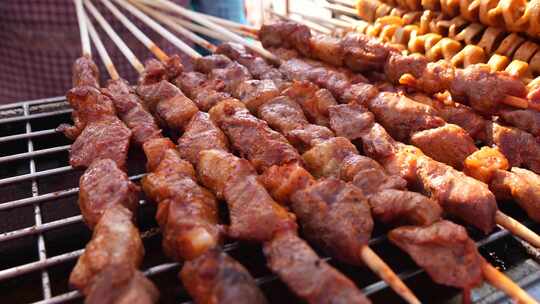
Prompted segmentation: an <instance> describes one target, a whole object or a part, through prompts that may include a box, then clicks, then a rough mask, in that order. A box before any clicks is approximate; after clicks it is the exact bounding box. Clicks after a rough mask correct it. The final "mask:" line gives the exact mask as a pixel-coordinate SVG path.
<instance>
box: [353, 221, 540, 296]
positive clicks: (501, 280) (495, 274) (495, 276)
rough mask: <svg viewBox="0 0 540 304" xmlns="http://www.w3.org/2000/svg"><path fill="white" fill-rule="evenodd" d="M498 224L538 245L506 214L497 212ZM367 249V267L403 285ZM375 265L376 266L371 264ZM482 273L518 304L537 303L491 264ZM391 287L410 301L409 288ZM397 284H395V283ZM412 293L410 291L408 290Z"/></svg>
mask: <svg viewBox="0 0 540 304" xmlns="http://www.w3.org/2000/svg"><path fill="white" fill-rule="evenodd" d="M495 219H496V222H497V223H498V224H499V225H501V226H503V227H505V228H506V229H507V230H509V231H510V232H512V233H513V234H514V235H517V236H520V237H522V238H523V239H526V240H527V241H528V242H530V243H531V244H537V241H538V239H539V237H538V235H537V234H536V233H534V232H533V231H531V230H530V229H529V228H527V227H525V226H524V225H523V224H521V223H519V222H518V221H516V220H515V219H513V218H511V217H509V216H508V215H506V214H504V213H503V212H501V211H497V213H496V217H495ZM365 247H366V248H364V249H362V250H361V252H360V254H361V256H362V258H364V262H365V263H366V265H367V266H368V267H369V268H370V269H372V270H373V271H374V272H375V273H377V274H378V275H379V276H380V277H381V278H383V280H385V281H386V279H390V280H391V278H385V277H384V276H385V275H391V274H393V275H394V276H395V277H396V279H397V280H398V282H399V283H401V284H403V282H402V281H401V280H400V279H399V277H397V276H396V275H395V273H393V271H392V270H391V269H390V268H389V267H388V265H386V264H385V262H384V261H383V260H382V259H380V258H379V261H377V258H378V256H377V255H376V253H375V252H373V251H372V250H371V249H370V248H369V247H368V246H365ZM370 263H374V264H370ZM384 270H388V271H390V273H391V274H390V273H389V274H384V273H383V271H384ZM482 271H483V273H484V278H485V279H486V280H487V281H488V282H489V283H490V284H491V285H493V286H495V287H496V288H498V289H500V290H501V291H503V292H504V293H506V294H507V295H509V296H510V297H512V298H513V299H514V300H516V301H517V302H518V303H537V302H536V301H535V300H534V299H532V297H531V296H530V295H529V294H527V293H526V292H525V291H524V290H523V289H522V288H521V287H520V286H519V285H517V284H515V283H514V282H513V281H512V280H510V279H509V278H508V277H507V276H506V275H504V274H503V273H501V272H500V271H498V270H497V269H495V268H494V267H493V266H492V265H491V264H489V263H487V262H484V263H483V265H482ZM386 282H387V283H388V285H389V286H391V287H392V288H393V289H394V290H395V291H396V292H397V293H398V294H399V295H401V296H402V297H403V298H404V299H406V300H408V297H409V295H408V294H407V293H406V291H407V290H408V288H407V287H406V286H405V285H404V284H403V286H404V287H405V288H406V290H401V289H400V286H399V285H396V286H394V285H392V284H391V283H390V282H388V281H386ZM393 283H395V282H393ZM408 291H409V292H410V290H408ZM402 292H405V294H402ZM410 294H411V295H412V297H414V294H412V292H410Z"/></svg>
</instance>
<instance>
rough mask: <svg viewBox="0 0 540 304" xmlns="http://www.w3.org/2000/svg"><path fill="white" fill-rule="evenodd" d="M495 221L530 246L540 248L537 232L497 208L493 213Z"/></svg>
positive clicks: (539, 237) (539, 238)
mask: <svg viewBox="0 0 540 304" xmlns="http://www.w3.org/2000/svg"><path fill="white" fill-rule="evenodd" d="M495 222H496V223H497V224H498V225H500V226H501V227H504V229H506V230H508V231H510V232H511V233H512V234H513V235H515V236H517V237H519V238H521V239H522V240H524V241H526V242H527V243H529V244H531V245H532V246H534V247H536V248H540V236H538V234H536V233H535V232H534V231H532V230H530V229H529V228H527V227H526V226H524V225H523V224H522V223H520V222H518V221H517V220H515V219H514V218H512V217H510V216H508V215H506V214H505V213H503V212H502V211H500V210H497V213H495Z"/></svg>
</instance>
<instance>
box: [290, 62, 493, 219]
mask: <svg viewBox="0 0 540 304" xmlns="http://www.w3.org/2000/svg"><path fill="white" fill-rule="evenodd" d="M310 63H311V62H304V61H301V60H299V59H294V60H289V61H286V62H285V63H284V65H282V71H283V72H284V73H286V74H287V75H289V76H290V77H297V79H300V80H301V79H302V78H300V77H302V75H306V74H307V75H310V74H309V73H311V75H313V73H315V71H318V70H320V69H321V66H320V65H317V66H314V67H312V65H311V64H310ZM306 69H308V71H307V72H305V73H301V71H302V70H306ZM317 73H318V72H317ZM332 73H333V74H332ZM332 73H331V74H330V75H334V74H336V73H337V72H332ZM338 74H339V73H338ZM304 77H305V76H304ZM312 77H314V76H310V78H312ZM324 79H326V80H324ZM332 79H336V78H335V77H334V78H328V77H327V78H315V80H317V81H318V82H320V83H321V84H322V85H324V86H327V87H329V88H332V87H333V86H334V82H332V81H331V80H332ZM362 87H364V85H362ZM360 88H361V87H360ZM352 89H359V85H354V86H351V91H350V92H351V93H354V90H352ZM358 91H359V92H360V93H361V94H358V95H357V96H359V97H360V98H362V99H365V98H366V94H365V91H362V90H358ZM351 93H348V94H344V95H342V96H343V98H345V101H347V99H350V96H351V95H353V94H351ZM353 96H354V95H353ZM368 96H369V95H368ZM428 163H431V162H428ZM430 170H431V169H430ZM444 171H445V169H444V168H441V172H444ZM415 176H416V175H412V176H411V177H412V178H415ZM460 179H461V178H460ZM460 179H458V181H459V180H460ZM413 181H414V180H413ZM424 182H428V183H429V182H430V179H428V178H426V180H425V181H424ZM473 184H474V183H473ZM426 189H429V188H426ZM457 189H458V188H456V190H457ZM484 192H485V191H484ZM458 193H459V192H458ZM475 193H476V191H475ZM479 193H481V192H479ZM455 198H459V196H458V197H455ZM476 220H477V219H475V222H474V223H476ZM474 223H473V224H474Z"/></svg>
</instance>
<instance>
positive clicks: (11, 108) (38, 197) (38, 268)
mask: <svg viewBox="0 0 540 304" xmlns="http://www.w3.org/2000/svg"><path fill="white" fill-rule="evenodd" d="M63 101H65V98H63V97H56V98H50V99H42V100H37V101H31V102H20V103H17V104H11V105H6V106H0V117H6V118H3V119H1V118H0V124H2V123H10V122H16V121H24V122H25V125H26V132H25V133H21V134H16V135H9V136H4V137H0V143H4V142H11V141H15V140H25V141H26V142H27V146H28V151H27V152H24V153H20V154H15V155H8V156H5V157H0V164H7V165H9V162H11V161H15V160H23V159H26V160H27V161H28V162H29V166H30V173H29V174H23V175H18V176H11V177H8V178H4V179H0V186H2V185H6V184H11V183H16V182H20V181H31V182H32V183H31V184H32V196H31V197H25V198H22V199H19V200H15V201H9V202H5V203H1V204H0V212H1V211H4V210H10V209H14V208H19V207H22V206H30V205H33V206H34V219H35V224H34V226H32V227H26V228H23V229H19V230H14V231H9V232H6V233H2V234H0V242H4V241H10V240H14V239H17V238H21V237H26V236H36V239H37V243H38V250H39V260H35V261H33V262H30V263H27V264H22V265H18V266H16V267H13V268H7V269H4V270H0V282H1V281H2V280H5V279H9V278H14V277H17V276H20V275H23V274H26V273H31V272H36V273H39V272H40V273H41V279H42V280H41V285H42V293H43V299H42V300H41V301H38V302H35V303H40V304H56V303H65V302H70V301H72V300H75V299H79V298H81V297H82V294H81V293H80V292H78V291H68V292H66V293H63V294H58V295H54V296H52V294H51V288H50V284H49V276H48V271H49V267H52V266H54V265H58V264H62V263H67V262H70V261H73V260H75V259H76V258H78V257H79V256H80V255H81V254H82V253H83V252H84V248H82V249H79V250H75V251H71V252H67V253H63V254H59V255H56V256H51V257H47V253H46V251H45V242H44V237H43V233H45V232H46V231H48V230H51V229H55V228H58V227H63V226H67V225H70V224H74V223H80V222H81V221H82V216H81V215H76V216H70V217H67V218H62V219H60V220H55V221H52V222H47V223H42V222H41V221H42V218H41V209H40V206H41V203H44V202H48V201H54V200H55V199H58V198H63V197H70V196H74V195H76V194H77V193H78V192H79V188H68V189H64V190H60V191H56V192H51V193H46V194H39V191H38V190H39V189H38V183H37V179H38V178H41V177H47V176H51V175H55V174H63V173H65V172H70V171H72V170H74V169H73V168H72V167H70V166H64V167H57V168H53V169H49V170H43V171H36V164H35V159H34V158H35V157H37V156H40V155H47V154H51V153H55V152H59V151H65V150H67V149H69V146H67V145H66V146H58V147H53V148H48V149H42V150H34V149H33V148H34V146H33V142H32V139H33V138H36V137H39V136H46V135H53V134H55V133H56V132H57V131H56V130H55V129H46V130H41V131H32V125H31V123H32V124H34V126H35V123H41V122H33V121H32V119H36V118H40V117H53V116H57V115H61V114H64V113H69V112H71V110H65V109H64V108H59V107H58V106H57V105H56V104H55V105H51V106H49V105H47V103H52V102H55V103H58V102H63ZM66 104H67V103H66ZM41 105H43V107H42V106H41ZM60 105H62V104H60ZM31 106H36V108H31ZM4 110H5V111H7V112H5V113H2V112H3V111H4ZM40 111H41V112H40ZM44 111H48V112H44ZM30 113H35V114H30ZM2 115H3V116H2ZM142 176H144V174H139V175H135V176H131V177H130V179H131V180H136V179H139V178H141V177H142ZM140 203H141V204H144V203H146V202H145V201H140ZM531 223H532V221H530V220H527V221H525V222H524V224H525V225H530V224H531ZM156 231H159V229H158V228H152V229H150V230H149V231H146V232H144V233H143V234H142V237H143V239H146V238H148V237H150V236H152V235H155V234H156V233H157V232H156ZM508 235H509V232H508V231H506V230H504V229H502V230H499V231H497V232H495V233H492V234H491V235H489V236H487V237H485V238H483V239H481V240H479V241H478V242H476V244H477V246H478V247H482V246H484V245H487V244H490V243H492V242H495V241H497V240H499V239H501V238H503V237H506V236H508ZM386 240H387V239H386V236H385V235H380V236H378V237H375V238H373V239H372V240H370V242H369V244H370V245H376V244H380V243H383V242H385V241H386ZM40 242H42V243H41V244H40ZM237 248H239V243H238V242H233V243H229V244H225V245H224V250H225V251H231V250H234V249H237ZM328 259H329V258H325V260H328ZM179 266H180V264H179V263H171V262H168V263H162V264H159V265H155V266H152V267H150V268H148V269H146V270H145V271H144V274H145V275H147V276H152V275H156V274H159V273H164V272H168V271H174V270H175V269H178V267H179ZM401 270H402V272H400V273H398V276H399V277H401V278H402V279H403V280H410V279H411V278H413V277H415V276H417V275H418V274H420V273H423V270H421V269H417V268H413V269H410V268H409V269H406V270H404V269H401ZM276 279H277V277H276V276H275V275H273V274H265V275H262V276H261V277H257V278H256V282H257V284H259V285H263V284H267V283H268V282H271V281H275V280H276ZM178 284H179V283H178ZM387 287H388V285H387V284H386V283H385V282H383V281H376V282H373V283H372V284H370V285H367V286H365V287H363V289H362V291H363V292H364V293H365V294H366V295H371V294H374V293H377V292H379V291H381V290H383V289H386V288H387ZM187 303H191V302H187Z"/></svg>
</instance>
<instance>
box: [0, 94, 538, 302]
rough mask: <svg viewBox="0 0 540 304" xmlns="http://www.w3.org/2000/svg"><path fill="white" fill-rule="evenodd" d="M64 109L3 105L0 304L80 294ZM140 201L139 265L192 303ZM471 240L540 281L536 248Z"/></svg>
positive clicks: (380, 234)
mask: <svg viewBox="0 0 540 304" xmlns="http://www.w3.org/2000/svg"><path fill="white" fill-rule="evenodd" d="M70 113H71V110H70V109H69V107H68V104H67V102H66V101H65V98H63V97H57V98H50V99H42V100H36V101H29V102H21V103H16V104H10V105H5V106H0V147H2V149H0V194H1V195H0V295H1V296H0V297H2V300H1V301H0V302H2V303H66V302H74V301H75V302H77V301H81V294H80V293H79V292H78V291H72V290H70V289H69V288H68V286H67V285H68V284H67V281H68V277H69V273H70V271H71V269H72V268H73V265H74V263H75V261H76V259H77V257H78V256H80V255H81V254H82V252H83V250H84V246H85V245H86V243H87V242H88V241H89V239H90V232H89V231H88V229H87V228H86V227H85V226H84V224H83V222H82V217H81V215H80V213H79V209H78V206H77V204H76V201H77V194H78V188H77V185H78V179H79V177H80V175H81V174H82V172H81V171H80V170H74V169H73V168H71V167H70V166H69V163H68V161H67V157H68V149H69V144H70V142H69V141H68V140H67V139H65V138H64V136H63V135H62V134H59V133H57V132H56V131H55V128H56V126H58V125H59V124H60V123H65V122H70V120H71V119H70V117H69V114H70ZM128 168H129V175H130V178H131V179H132V180H138V179H140V178H141V177H142V176H143V175H144V156H143V155H142V153H141V152H140V151H130V159H129V161H128ZM140 203H141V205H142V208H141V209H142V210H141V214H140V216H139V219H138V221H139V226H140V229H141V231H143V233H142V234H143V239H144V242H145V247H146V256H145V264H144V265H143V267H144V272H145V274H146V275H148V276H150V277H151V278H152V279H153V280H154V281H155V282H156V285H158V287H159V288H160V291H161V294H162V295H161V301H162V302H163V303H169V302H170V303H179V302H180V303H184V302H189V297H188V296H187V295H186V293H185V291H183V290H182V288H181V286H180V285H181V284H180V283H179V281H178V279H177V278H176V276H177V275H176V273H177V270H178V264H177V263H171V262H170V260H167V258H166V257H164V256H163V254H162V253H161V249H160V236H159V230H158V229H157V226H156V223H155V221H154V212H155V209H154V206H152V204H146V203H145V200H144V198H142V199H141V201H140ZM515 209H517V208H511V210H510V213H512V215H513V216H515V217H517V218H518V219H524V220H526V217H525V216H524V215H523V214H522V213H520V211H519V210H515ZM505 211H507V212H508V210H505ZM525 223H526V224H527V225H529V226H530V227H531V226H532V227H533V229H535V230H536V231H539V229H538V226H537V225H536V226H535V225H533V224H532V223H531V222H529V221H527V220H526V221H525ZM384 232H385V231H383V230H381V231H377V232H376V233H374V236H375V237H374V238H373V239H372V240H371V242H370V245H371V246H372V247H374V248H375V250H376V251H377V252H378V253H379V254H380V255H381V256H382V257H383V259H385V260H386V261H387V262H388V263H389V264H390V266H391V267H392V268H394V269H395V270H396V271H397V272H398V273H399V276H400V277H401V278H403V279H405V280H406V283H407V284H408V285H409V286H411V287H412V288H413V290H414V291H415V293H417V294H418V295H419V296H420V297H421V298H426V297H428V298H432V297H433V300H434V301H436V302H443V300H447V299H450V298H451V297H453V296H455V294H456V293H457V292H456V291H455V290H452V289H448V288H444V287H442V286H437V285H435V284H434V283H432V282H431V281H430V280H429V279H428V278H427V276H426V275H425V274H424V273H423V272H422V271H421V270H419V269H418V268H417V267H415V266H414V264H413V263H412V261H411V260H410V259H408V258H407V257H405V256H404V254H402V253H400V252H398V251H397V249H395V248H394V247H392V246H391V245H389V244H388V242H387V241H386V238H385V236H384ZM473 234H474V233H473ZM473 236H474V235H473ZM475 239H476V240H477V244H478V246H479V247H481V252H482V253H483V254H484V256H485V257H486V258H488V260H490V261H492V262H494V263H496V264H497V265H498V266H503V267H508V268H514V269H521V272H520V274H519V275H517V276H516V275H512V274H510V275H511V276H513V277H514V279H516V280H520V282H525V283H527V284H531V282H537V281H540V274H539V273H540V271H539V269H540V268H539V267H538V264H536V263H534V262H532V260H531V259H530V255H531V254H532V255H535V254H536V255H538V252H537V251H535V250H534V249H531V248H528V247H527V248H524V247H522V246H521V243H520V242H519V241H517V240H515V239H514V238H513V237H511V236H509V235H508V233H507V231H504V230H498V231H497V232H495V233H493V234H491V235H489V236H488V237H484V238H475ZM225 250H226V251H227V252H229V253H230V254H231V255H232V256H234V257H235V258H237V259H238V260H239V261H240V262H241V263H242V264H244V266H246V267H247V268H248V269H249V270H250V271H251V272H252V274H253V275H254V276H255V277H256V278H257V279H256V281H257V283H258V284H259V285H261V286H262V289H263V291H264V292H265V293H266V295H267V296H268V297H269V298H270V299H271V300H273V302H278V301H279V303H285V302H287V303H289V302H296V301H297V300H296V299H295V298H294V296H292V295H291V294H290V293H289V292H288V291H287V289H286V288H285V287H284V286H283V285H282V284H281V283H280V282H279V281H278V280H276V277H275V276H273V275H271V274H270V273H269V271H268V270H267V269H266V268H265V267H264V259H263V257H262V255H261V253H260V248H258V247H257V246H254V245H250V244H240V243H238V242H234V243H230V244H227V245H225ZM536 258H538V256H537V257H536ZM328 260H329V261H330V263H332V264H333V265H334V266H336V267H338V268H339V269H340V270H342V271H343V272H345V273H346V274H347V275H348V276H349V277H351V278H353V279H354V280H355V281H356V282H357V283H358V285H359V286H361V287H362V288H363V291H364V292H365V293H366V294H368V295H370V297H371V298H372V299H374V301H375V302H389V301H390V302H393V303H395V302H399V301H400V300H399V299H397V298H396V296H395V295H394V294H393V293H392V292H391V291H389V290H388V288H386V287H387V286H386V284H385V283H384V282H382V281H379V280H378V279H377V278H376V277H375V276H374V275H373V274H371V273H369V272H367V271H366V270H365V269H362V268H361V267H350V266H345V265H341V264H340V263H337V262H335V261H332V260H330V259H328ZM515 266H517V267H515ZM38 285H39V286H38ZM435 294H437V295H435ZM473 299H474V300H475V301H476V302H482V301H484V302H485V301H487V302H492V300H490V299H494V300H493V301H496V300H497V301H498V300H500V299H501V297H500V295H498V294H497V293H495V294H494V293H493V290H492V289H491V288H490V287H487V286H484V287H483V288H480V289H476V290H475V292H474V293H473Z"/></svg>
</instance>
